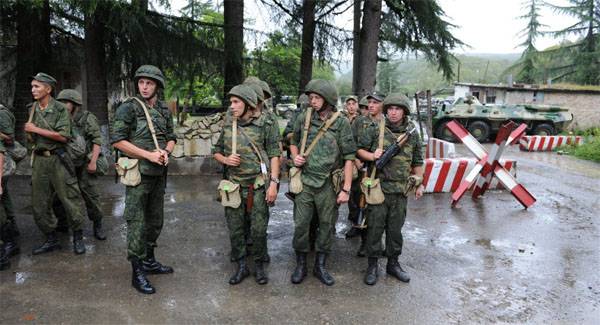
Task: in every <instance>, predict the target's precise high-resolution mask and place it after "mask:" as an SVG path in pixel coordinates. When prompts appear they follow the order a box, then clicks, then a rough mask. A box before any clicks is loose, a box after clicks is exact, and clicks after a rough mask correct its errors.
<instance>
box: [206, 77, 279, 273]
mask: <svg viewBox="0 0 600 325" xmlns="http://www.w3.org/2000/svg"><path fill="white" fill-rule="evenodd" d="M227 96H228V97H229V99H230V101H231V108H230V110H231V118H228V119H227V120H226V122H225V124H224V125H223V129H222V130H221V135H220V137H219V140H218V142H217V144H216V145H215V148H214V158H215V159H216V160H217V161H218V162H219V163H221V164H223V165H224V166H225V168H226V174H225V175H226V176H227V178H228V179H229V180H230V181H232V182H234V183H236V184H240V186H241V189H240V194H241V199H242V204H241V205H240V206H239V207H237V208H232V207H225V218H226V219H227V227H228V228H229V238H230V241H231V258H232V260H234V261H236V263H237V269H236V271H235V273H234V274H233V275H232V276H231V278H230V279H229V284H232V285H235V284H238V283H240V282H242V280H243V279H244V278H246V277H247V276H248V275H249V274H250V271H249V269H248V266H247V263H246V256H248V255H249V254H248V252H247V245H246V236H245V232H246V230H245V226H246V224H247V222H246V220H245V219H247V218H250V219H251V222H250V225H251V230H250V237H252V240H253V245H252V249H251V250H252V255H253V257H254V263H255V268H256V271H255V277H256V282H257V283H258V284H266V283H267V282H268V277H267V274H266V272H265V270H264V265H263V263H264V261H265V258H266V256H267V226H268V223H269V210H268V207H267V205H268V204H273V203H274V202H275V199H276V198H277V185H278V184H279V156H280V155H281V150H280V144H279V143H280V140H281V139H280V135H279V127H278V125H277V124H276V123H275V122H274V121H272V120H271V119H269V118H268V116H267V115H266V114H262V113H261V112H259V111H258V110H257V109H256V105H257V96H256V92H255V91H254V90H253V89H252V88H251V87H250V86H249V85H247V84H243V85H238V86H235V87H233V88H232V89H231V91H229V93H228V94H227ZM233 118H236V119H237V120H238V134H237V135H236V137H237V141H238V142H237V143H238V146H237V148H236V151H237V153H236V154H233V153H232V138H233V135H232V123H233ZM255 150H258V153H257V152H256V151H255ZM259 154H260V158H259V156H258V155H259ZM261 161H262V162H263V163H264V164H265V165H266V164H267V163H269V167H270V168H269V170H270V172H271V174H270V176H269V175H265V174H263V173H262V172H261V169H262V167H261ZM264 168H265V169H266V166H264ZM249 200H252V202H250V201H249ZM250 204H251V205H252V206H251V208H250V207H249V206H248V205H250ZM249 209H250V210H251V211H250V213H249V214H248V213H247V210H249Z"/></svg>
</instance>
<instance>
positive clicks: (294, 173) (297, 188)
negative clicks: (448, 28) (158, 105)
mask: <svg viewBox="0 0 600 325" xmlns="http://www.w3.org/2000/svg"><path fill="white" fill-rule="evenodd" d="M302 189H303V187H302V169H300V168H298V167H292V168H290V192H291V193H294V194H298V193H300V192H302Z"/></svg>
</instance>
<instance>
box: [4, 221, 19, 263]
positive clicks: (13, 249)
mask: <svg viewBox="0 0 600 325" xmlns="http://www.w3.org/2000/svg"><path fill="white" fill-rule="evenodd" d="M0 237H1V238H2V240H3V241H4V251H5V252H6V256H7V257H11V256H15V255H17V254H19V252H20V249H19V245H18V244H17V241H16V240H15V237H16V235H15V230H14V228H12V226H11V225H10V224H7V225H5V226H4V227H3V228H2V231H1V232H0Z"/></svg>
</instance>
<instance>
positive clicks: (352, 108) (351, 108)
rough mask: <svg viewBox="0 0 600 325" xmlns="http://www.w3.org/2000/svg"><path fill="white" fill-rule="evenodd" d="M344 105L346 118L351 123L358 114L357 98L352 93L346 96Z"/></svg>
mask: <svg viewBox="0 0 600 325" xmlns="http://www.w3.org/2000/svg"><path fill="white" fill-rule="evenodd" d="M344 106H345V108H346V118H347V119H348V121H349V122H350V125H352V124H353V123H354V121H355V120H356V118H357V117H359V116H360V113H359V111H358V98H357V97H356V96H354V95H351V96H348V97H347V98H346V101H345V103H344Z"/></svg>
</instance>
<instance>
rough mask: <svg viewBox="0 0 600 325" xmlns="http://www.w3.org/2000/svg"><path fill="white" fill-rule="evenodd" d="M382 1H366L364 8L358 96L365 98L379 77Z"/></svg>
mask: <svg viewBox="0 0 600 325" xmlns="http://www.w3.org/2000/svg"><path fill="white" fill-rule="evenodd" d="M381 2H382V0H365V4H364V6H363V21H362V29H361V30H360V39H359V43H360V46H359V51H360V53H359V55H360V60H359V66H358V76H357V78H358V80H357V84H358V87H357V89H356V92H357V95H359V96H364V95H365V94H367V93H370V92H372V91H373V90H374V89H375V80H376V77H377V49H378V45H379V29H380V27H381Z"/></svg>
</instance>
